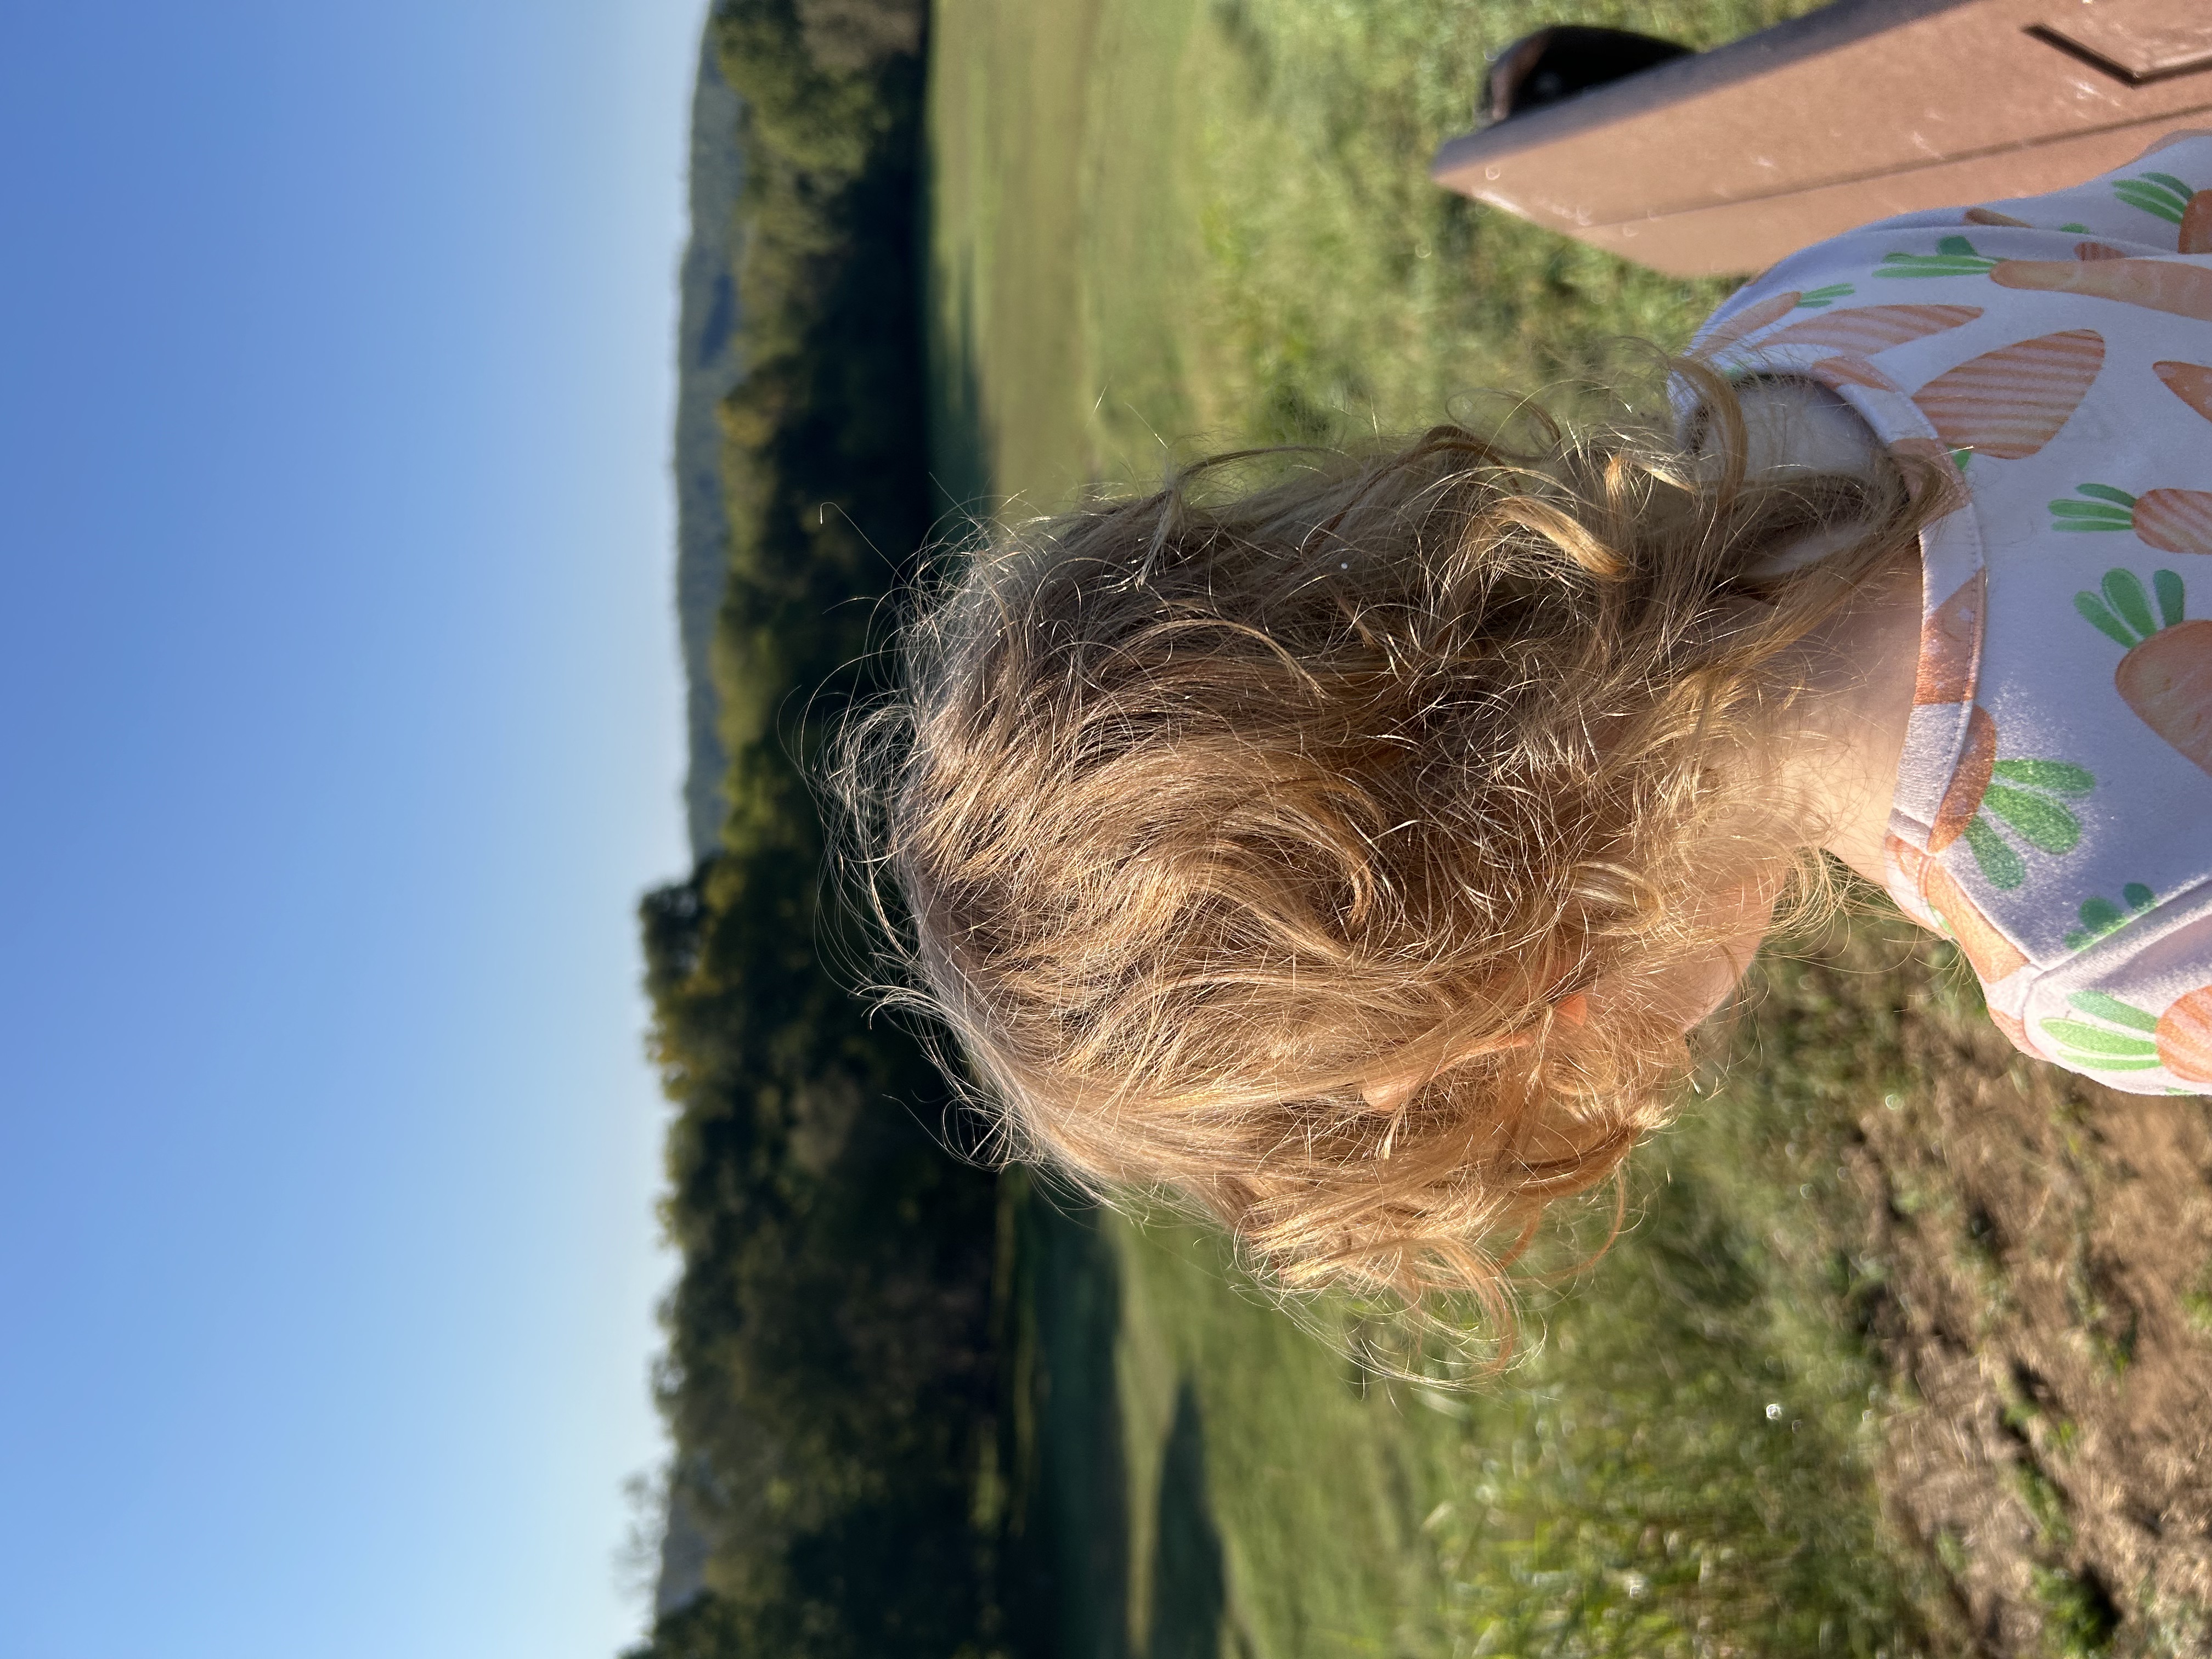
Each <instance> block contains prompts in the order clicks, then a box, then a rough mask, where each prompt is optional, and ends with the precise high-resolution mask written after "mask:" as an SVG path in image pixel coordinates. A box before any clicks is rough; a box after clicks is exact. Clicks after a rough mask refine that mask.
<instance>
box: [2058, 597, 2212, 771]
mask: <svg viewBox="0 0 2212 1659" xmlns="http://www.w3.org/2000/svg"><path fill="white" fill-rule="evenodd" d="M2151 592H2154V593H2155V594H2156V595H2157V597H2158V617H2157V619H2156V620H2155V621H2154V620H2153V619H2152V617H2151V611H2150V594H2149V593H2147V592H2145V591H2144V588H2143V584H2142V578H2141V577H2140V576H2138V575H2136V574H2135V572H2133V571H2132V570H2126V569H2114V570H2108V571H2106V573H2105V580H2104V582H2103V583H2102V585H2101V586H2100V589H2099V591H2098V592H2094V593H2091V592H2081V593H2077V594H2075V596H2074V608H2075V610H2076V611H2080V612H2081V615H2082V616H2083V617H2085V618H2086V619H2087V621H2088V622H2089V623H2090V624H2091V625H2092V626H2093V627H2094V628H2095V629H2097V631H2098V632H2099V633H2100V634H2102V635H2105V636H2106V638H2107V639H2109V640H2112V641H2114V642H2115V643H2116V644H2118V645H2122V646H2124V647H2127V655H2125V656H2124V657H2123V658H2121V659H2120V665H2119V667H2118V668H2117V669H2116V670H2114V671H2113V673H2112V684H2114V685H2115V686H2116V687H2117V688H2118V690H2119V694H2120V696H2121V697H2122V698H2123V699H2124V701H2125V702H2126V703H2127V705H2128V707H2129V708H2132V709H2134V710H2135V711H2136V718H2137V719H2139V720H2142V723H2143V724H2144V725H2145V726H2148V727H2150V729H2151V730H2152V731H2154V732H2157V733H2158V734H2159V736H2160V737H2161V738H2165V739H2166V742H2168V743H2170V744H2172V745H2173V747H2174V748H2176V749H2177V750H2180V752H2181V753H2182V754H2183V755H2185V757H2188V758H2189V759H2190V760H2191V761H2193V762H2194V763H2196V764H2197V765H2198V766H2200V767H2202V768H2203V769H2204V770H2205V771H2206V772H2207V773H2212V622H2207V621H2203V620H2201V619H2200V620H2198V621H2195V622H2190V621H2186V620H2185V619H2184V616H2183V610H2182V606H2183V602H2184V595H2183V592H2182V582H2181V578H2180V577H2179V576H2177V575H2175V574H2174V573H2173V572H2172V571H2171V570H2161V571H2160V572H2159V573H2158V574H2156V575H2155V576H2154V577H2153V578H2152V580H2151Z"/></svg>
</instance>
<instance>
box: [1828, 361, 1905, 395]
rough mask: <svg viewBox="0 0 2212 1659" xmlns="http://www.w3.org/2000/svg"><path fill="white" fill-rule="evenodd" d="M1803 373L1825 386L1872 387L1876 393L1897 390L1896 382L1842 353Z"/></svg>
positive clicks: (1870, 364)
mask: <svg viewBox="0 0 2212 1659" xmlns="http://www.w3.org/2000/svg"><path fill="white" fill-rule="evenodd" d="M1805 372H1806V373H1807V374H1810V375H1811V376H1812V377H1813V378H1814V380H1818V381H1819V382H1820V384H1821V385H1822V386H1830V387H1833V386H1872V387H1873V388H1874V389H1875V391H1877V392H1895V391H1898V390H1899V386H1898V384H1897V382H1896V381H1894V380H1891V379H1890V378H1889V376H1888V375H1887V374H1883V373H1882V372H1881V370H1880V369H1878V368H1875V366H1874V365H1873V364H1872V363H1870V362H1868V361H1867V360H1866V359H1865V358H1863V357H1854V356H1850V355H1848V354H1844V353H1838V355H1837V356H1833V357H1823V358H1821V359H1820V362H1817V363H1814V364H1813V365H1812V367H1810V368H1808V369H1807V370H1806V371H1805Z"/></svg>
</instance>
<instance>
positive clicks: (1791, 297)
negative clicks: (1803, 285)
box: [1698, 289, 1805, 357]
mask: <svg viewBox="0 0 2212 1659" xmlns="http://www.w3.org/2000/svg"><path fill="white" fill-rule="evenodd" d="M1804 297H1805V296H1804V295H1802V294H1801V293H1799V292H1798V291H1797V290H1796V289H1789V290H1787V291H1786V292H1784V293H1781V294H1777V295H1771V297H1769V298H1767V299H1764V300H1761V301H1759V303H1758V304H1757V305H1755V306H1749V307H1746V308H1745V309H1744V310H1743V311H1741V312H1740V313H1737V314H1736V315H1735V316H1734V317H1731V318H1729V319H1728V321H1726V322H1724V323H1723V324H1722V325H1720V326H1719V327H1718V328H1717V329H1715V330H1714V331H1712V332H1711V334H1709V335H1708V336H1706V337H1705V338H1704V339H1703V340H1701V341H1699V343H1698V356H1700V357H1711V356H1714V355H1715V354H1716V353H1718V352H1723V351H1725V350H1727V349H1729V347H1730V346H1732V345H1734V344H1735V343H1736V342H1737V341H1738V340H1741V339H1742V338H1743V337H1744V336H1746V335H1747V334H1756V333H1758V332H1759V330H1760V329H1762V328H1765V326H1766V325H1768V324H1769V323H1772V322H1777V321H1778V320H1780V319H1782V318H1784V317H1787V316H1788V315H1789V314H1790V313H1791V312H1793V311H1795V310H1796V309H1797V301H1800V300H1802V299H1803V298H1804Z"/></svg>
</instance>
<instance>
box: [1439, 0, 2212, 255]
mask: <svg viewBox="0 0 2212 1659" xmlns="http://www.w3.org/2000/svg"><path fill="white" fill-rule="evenodd" d="M2114 3H2115V0H2084V3H2082V4H2081V6H2080V7H2079V9H2080V10H2081V11H2084V12H2087V11H2089V10H2091V9H2093V8H2102V7H2105V6H2109V5H2112V4H2114ZM2118 3H2119V4H2121V5H2122V6H2125V5H2126V4H2127V3H2128V0H2118ZM2054 9H2055V8H2054V7H2053V5H2052V3H2051V0H1840V3H1838V4H1835V5H1831V6H1828V7H1826V8H1824V9H1822V10H1820V11H1818V12H1814V13H1812V14H1810V15H1808V16H1806V17H1803V18H1800V19H1798V20H1797V21H1795V22H1793V23H1786V24H1784V25H1781V26H1780V27H1777V28H1772V29H1766V30H1762V31H1760V32H1759V33H1757V34H1753V35H1749V36H1747V37H1746V38H1745V39H1743V40H1739V41H1735V42H1734V43H1732V44H1730V45H1729V46H1723V47H1720V48H1718V49H1717V50H1715V51H1713V52H1705V53H1702V54H1699V56H1697V57H1694V58H1681V59H1679V60H1677V61H1675V62H1674V63H1670V64H1662V65H1660V66H1659V67H1658V68H1656V69H1653V70H1646V71H1644V73H1642V74H1640V75H1637V76H1632V77H1631V78H1629V79H1628V80H1626V81H1622V82H1616V83H1614V84H1613V85H1612V86H1607V87H1599V88H1594V89H1592V90H1591V91H1589V92H1586V93H1583V94H1578V95H1577V96H1576V97H1573V98H1571V99H1568V100H1565V101H1564V102H1562V103H1559V104H1556V105H1553V106H1548V107H1546V108H1543V109H1539V110H1534V111H1531V112H1528V114H1526V115H1523V116H1519V117H1516V118H1514V119H1512V120H1510V121H1504V122H1501V123H1499V124H1498V125H1496V126H1492V127H1490V128H1487V129H1486V130H1484V131H1480V132H1477V133H1473V134H1470V135H1468V137H1464V138H1457V139H1454V140H1452V141H1451V142H1450V143H1447V144H1446V145H1444V147H1443V149H1441V150H1440V151H1439V152H1438V153H1437V159H1436V163H1435V165H1434V167H1432V169H1431V175H1432V176H1433V177H1434V178H1436V179H1437V181H1438V182H1439V183H1442V184H1444V185H1448V186H1449V187H1450V188H1452V189H1455V190H1458V191H1462V192H1463V193H1464V194H1467V195H1469V196H1473V197H1476V198H1477V199H1478V200H1480V201H1484V202H1487V203H1489V204H1492V205H1493V206H1497V207H1502V208H1504V209H1506V210H1509V211H1510V212H1514V213H1517V214H1520V215H1522V216H1523V217H1526V218H1529V219H1533V220H1534V221H1536V222H1538V223H1540V224H1546V225H1549V226H1551V227H1552V228H1554V229H1557V230H1560V231H1563V232H1565V234H1568V235H1571V236H1576V237H1579V238H1581V239H1582V240H1585V241H1589V242H1593V243H1595V244H1597V245H1599V246H1604V247H1607V248H1610V249H1612V250H1613V251H1615V252H1620V253H1623V254H1626V256H1627V257H1629V258H1634V259H1636V260H1638V262H1640V263H1642V264H1649V265H1652V266H1654V267H1656V268H1657V269H1659V270H1664V271H1668V272H1669V273H1671V274H1674V275H1678V276H1708V275H1713V274H1717V273H1723V272H1730V271H1743V270H1759V269H1761V268H1763V267H1764V266H1765V265H1767V264H1771V263H1773V261H1774V260H1776V259H1778V258H1781V257H1783V256H1784V254H1787V253H1790V252H1795V251H1796V249H1797V248H1800V247H1802V246H1807V245H1808V244H1809V243H1811V242H1814V241H1818V240H1821V239H1822V238H1824V237H1827V236H1832V235H1834V234H1837V233H1838V232H1840V231H1844V230H1848V229H1850V228H1852V227H1854V226H1856V225H1859V224H1863V223H1865V222H1867V221H1868V220H1869V219H1876V218H1881V217H1882V216H1885V215H1887V214H1891V213H1902V212H1908V211H1912V210H1917V209H1921V208H1929V207H1942V206H1948V205H1951V204H1955V203H1960V202H1975V201H1990V200H1996V199H2000V198H2002V197H2010V196H2023V195H2030V194H2033V193H2035V192H2037V191H2045V190H2051V189H2056V188H2058V187H2060V186H2062V185H2068V184H2074V183H2078V182H2079V181H2080V180H2081V179H2084V178H2087V177H2089V176H2091V175H2093V174H2094V173H2099V172H2101V171H2104V170H2105V169H2106V168H2108V167H2118V166H2122V165H2124V164H2125V163H2126V162H2127V161H2130V159H2132V157H2133V156H2135V155H2137V154H2139V153H2140V152H2141V151H2142V149H2144V147H2145V146H2146V145H2148V143H2150V142H2152V140H2153V139H2154V138H2156V137H2159V136H2160V134H2162V133H2163V132H2165V131H2169V130H2171V129H2172V128H2175V127H2179V126H2185V125H2189V118H2191V117H2192V116H2201V115H2202V114H2203V112H2207V111H2212V66H2208V67H2207V68H2206V69H2202V70H2190V71H2185V72H2184V73H2180V74H2177V75H2169V76H2164V77H2162V78H2158V79H2154V80H2149V81H2146V82H2140V83H2133V82H2130V81H2129V80H2128V79H2126V78H2124V77H2123V76H2120V75H2118V74H2117V73H2115V72H2113V70H2111V69H2109V68H2106V67H2103V66H2100V65H2099V64H2093V63H2091V62H2089V61H2087V59H2085V58H2084V57H2082V56H2081V55H2080V52H2079V50H2078V49H2077V48H2076V47H2075V46H2069V45H2066V44H2062V43H2061V42H2060V41H2058V40H2055V39H2053V38H2051V35H2049V34H2048V33H2044V32H2042V30H2043V28H2044V27H2045V25H2044V24H2043V21H2042V20H2043V19H2044V18H2045V16H2047V15H2050V14H2051V12H2052V11H2053V10H2054ZM2199 9H2201V5H2200V3H2199V0H2191V3H2190V4H2189V9H2188V10H2187V12H2186V13H2185V21H2187V19H2188V18H2190V17H2193V16H2195V15H2197V11H2198V10H2199Z"/></svg>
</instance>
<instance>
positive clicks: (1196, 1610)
mask: <svg viewBox="0 0 2212 1659" xmlns="http://www.w3.org/2000/svg"><path fill="white" fill-rule="evenodd" d="M1153 1540H1154V1542H1153V1556H1152V1628H1151V1630H1150V1632H1148V1633H1147V1635H1146V1642H1145V1659H1216V1656H1218V1654H1219V1653H1220V1651H1221V1621H1222V1614H1223V1613H1224V1611H1225V1607H1226V1604H1227V1601H1228V1596H1227V1586H1226V1584H1225V1581H1224V1578H1223V1575H1222V1564H1221V1534H1219V1533H1218V1532H1217V1531H1216V1530H1215V1529H1214V1525H1213V1510H1212V1504H1210V1503H1209V1502H1208V1501H1207V1498H1206V1424H1205V1420H1204V1419H1203V1418H1201V1417H1200V1413H1199V1405H1198V1391H1197V1389H1194V1387H1193V1386H1192V1385H1191V1381H1190V1379H1189V1378H1188V1377H1185V1378H1184V1379H1183V1380H1182V1385H1181V1386H1180V1387H1179V1388H1178V1389H1176V1409H1175V1422H1174V1425H1173V1426H1172V1427H1170V1429H1169V1431H1168V1440H1167V1450H1166V1456H1165V1458H1164V1461H1163V1462H1162V1464H1161V1468H1160V1498H1159V1524H1158V1528H1155V1530H1154V1533H1153Z"/></svg>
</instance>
